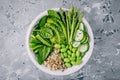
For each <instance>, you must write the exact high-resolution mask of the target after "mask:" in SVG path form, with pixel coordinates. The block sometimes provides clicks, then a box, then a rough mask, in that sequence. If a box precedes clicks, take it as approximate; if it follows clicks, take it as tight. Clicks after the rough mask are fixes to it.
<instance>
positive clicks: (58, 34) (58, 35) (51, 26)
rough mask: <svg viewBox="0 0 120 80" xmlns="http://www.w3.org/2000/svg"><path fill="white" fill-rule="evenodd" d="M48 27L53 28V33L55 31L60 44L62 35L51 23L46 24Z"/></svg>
mask: <svg viewBox="0 0 120 80" xmlns="http://www.w3.org/2000/svg"><path fill="white" fill-rule="evenodd" d="M46 26H48V27H49V28H51V29H52V30H53V31H55V33H56V35H57V38H58V42H59V44H60V33H59V32H58V31H57V30H56V29H55V27H54V25H52V24H50V23H46Z"/></svg>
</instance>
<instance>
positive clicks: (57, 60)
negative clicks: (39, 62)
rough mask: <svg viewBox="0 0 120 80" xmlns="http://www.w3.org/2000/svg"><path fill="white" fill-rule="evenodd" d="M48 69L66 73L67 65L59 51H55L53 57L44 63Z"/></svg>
mask: <svg viewBox="0 0 120 80" xmlns="http://www.w3.org/2000/svg"><path fill="white" fill-rule="evenodd" d="M44 64H45V66H46V67H48V68H49V69H50V70H62V71H64V69H65V68H66V67H65V64H64V62H63V60H62V58H61V56H60V53H59V50H57V49H54V51H53V52H52V53H51V55H50V56H49V57H48V58H47V59H46V60H45V61H44Z"/></svg>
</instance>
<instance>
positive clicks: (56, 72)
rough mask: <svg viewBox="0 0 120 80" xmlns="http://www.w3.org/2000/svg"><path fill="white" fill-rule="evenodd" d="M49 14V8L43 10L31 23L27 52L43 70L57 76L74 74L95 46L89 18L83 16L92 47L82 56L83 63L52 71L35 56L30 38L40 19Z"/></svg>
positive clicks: (57, 9)
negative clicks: (65, 69)
mask: <svg viewBox="0 0 120 80" xmlns="http://www.w3.org/2000/svg"><path fill="white" fill-rule="evenodd" d="M62 9H63V10H69V9H67V8H62ZM51 10H55V11H59V8H51ZM44 15H47V10H45V11H43V12H41V13H40V14H39V15H38V16H37V17H36V18H34V19H33V20H32V22H31V24H30V25H29V28H28V31H27V35H26V48H27V53H28V55H29V58H30V60H31V61H32V62H33V64H34V65H35V66H36V67H37V68H38V69H40V70H41V71H43V72H45V73H48V74H51V75H56V76H63V75H69V74H72V73H74V72H76V71H78V70H80V69H81V68H82V67H83V66H84V65H85V64H86V63H87V62H88V61H89V58H90V57H91V55H92V51H93V48H94V36H93V32H92V29H91V27H90V25H89V23H88V22H87V20H86V19H85V17H83V23H84V24H85V26H86V28H87V30H88V31H87V32H88V34H89V36H90V42H89V43H90V48H89V50H88V52H89V53H88V52H87V53H86V54H85V55H84V57H83V58H82V61H83V62H82V64H80V65H77V66H73V67H71V68H68V69H67V71H66V72H65V71H63V72H62V71H51V70H49V69H47V68H45V67H44V66H42V65H39V64H38V62H37V61H36V60H35V56H34V55H33V52H32V51H31V50H30V46H29V38H30V35H31V32H32V29H33V28H34V26H35V24H36V23H38V21H39V20H40V19H41V18H42V17H43V16H44Z"/></svg>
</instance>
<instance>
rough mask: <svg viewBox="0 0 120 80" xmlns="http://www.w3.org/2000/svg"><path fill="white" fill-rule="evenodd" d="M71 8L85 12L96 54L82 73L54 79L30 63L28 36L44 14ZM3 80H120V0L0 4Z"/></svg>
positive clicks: (0, 77) (21, 0)
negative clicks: (27, 44) (42, 13)
mask: <svg viewBox="0 0 120 80" xmlns="http://www.w3.org/2000/svg"><path fill="white" fill-rule="evenodd" d="M71 5H74V6H76V7H77V8H80V9H81V10H84V11H85V17H86V19H87V20H88V22H89V23H90V25H91V27H92V29H93V33H94V39H95V46H94V51H93V54H92V57H91V58H90V60H89V61H88V63H87V64H86V65H85V66H84V67H83V68H82V69H81V70H80V71H78V72H76V73H74V74H71V75H68V76H62V77H55V76H51V75H48V74H46V73H43V72H41V71H39V70H38V69H37V68H36V67H35V66H34V65H33V63H32V62H31V61H30V59H29V57H28V55H27V51H26V45H25V39H26V36H25V35H26V32H27V30H28V28H29V27H28V26H29V24H30V23H31V21H32V20H33V19H34V18H35V17H36V16H37V15H38V14H39V13H41V12H42V11H44V10H46V9H49V8H55V7H65V8H70V7H71ZM0 80H120V0H0Z"/></svg>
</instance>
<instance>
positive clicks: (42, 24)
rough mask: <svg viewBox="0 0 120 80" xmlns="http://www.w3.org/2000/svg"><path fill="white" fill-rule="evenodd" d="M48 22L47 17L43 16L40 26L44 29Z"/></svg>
mask: <svg viewBox="0 0 120 80" xmlns="http://www.w3.org/2000/svg"><path fill="white" fill-rule="evenodd" d="M46 21H47V16H43V17H42V18H41V19H40V21H39V26H40V27H43V26H44V25H45V23H46Z"/></svg>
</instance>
